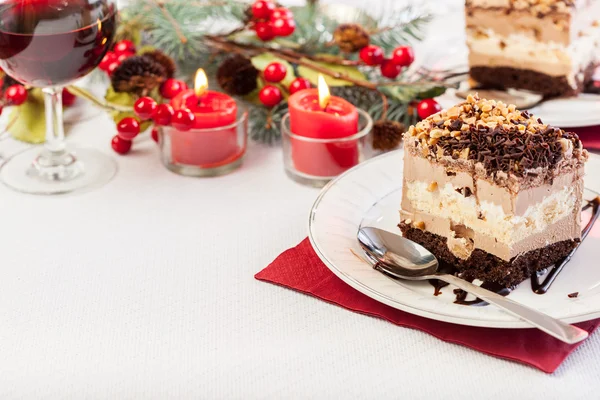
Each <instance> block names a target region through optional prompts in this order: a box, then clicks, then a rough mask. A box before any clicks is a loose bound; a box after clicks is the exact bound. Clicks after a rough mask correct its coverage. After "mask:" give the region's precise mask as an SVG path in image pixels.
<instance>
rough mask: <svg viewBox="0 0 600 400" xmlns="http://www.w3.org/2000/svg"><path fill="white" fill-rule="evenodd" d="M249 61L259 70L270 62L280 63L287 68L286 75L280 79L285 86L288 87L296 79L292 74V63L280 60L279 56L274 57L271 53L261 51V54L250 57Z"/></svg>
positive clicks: (263, 68)
mask: <svg viewBox="0 0 600 400" xmlns="http://www.w3.org/2000/svg"><path fill="white" fill-rule="evenodd" d="M250 61H252V65H254V68H256V69H257V70H259V71H264V70H265V68H267V65H269V64H271V63H272V62H278V63H280V64H283V65H284V66H285V68H286V69H287V75H286V76H285V78H284V79H283V80H282V81H281V84H282V85H284V86H285V87H289V86H290V84H291V83H292V81H293V80H294V79H296V75H295V74H294V67H293V66H292V64H290V63H289V62H287V61H285V60H282V59H281V58H277V57H275V56H274V55H273V54H271V53H263V54H261V55H258V56H255V57H252V58H251V59H250Z"/></svg>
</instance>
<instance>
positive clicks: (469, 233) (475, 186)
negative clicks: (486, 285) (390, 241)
mask: <svg viewBox="0 0 600 400" xmlns="http://www.w3.org/2000/svg"><path fill="white" fill-rule="evenodd" d="M404 160H405V161H404V184H403V196H402V199H403V200H402V210H401V220H411V221H421V222H422V223H423V225H424V226H423V228H424V229H426V230H427V231H429V232H431V233H434V234H436V235H439V236H442V237H444V238H446V239H448V241H447V244H448V248H449V249H450V251H451V252H452V253H453V254H454V255H455V256H456V257H458V258H461V259H466V258H468V257H469V256H470V254H471V252H472V251H473V250H474V249H481V250H483V251H486V252H487V253H490V254H493V255H495V256H497V257H499V258H500V259H503V260H506V261H509V260H511V259H512V258H514V257H516V256H518V255H519V254H523V253H526V252H528V251H531V250H534V249H537V248H540V247H544V246H547V245H550V244H552V243H556V242H560V241H563V240H570V239H578V238H579V237H580V232H581V225H580V224H581V222H580V220H581V218H580V209H581V200H580V199H581V196H582V191H583V180H582V176H583V169H580V170H576V171H573V172H570V173H566V174H563V175H561V176H559V177H557V178H556V179H554V181H553V182H552V184H542V185H540V186H537V187H531V188H528V189H525V190H521V191H519V192H518V193H514V192H511V191H510V190H509V189H508V188H506V187H499V186H497V185H495V184H494V183H490V182H489V181H487V180H485V179H478V178H474V177H473V175H471V174H469V173H467V172H461V171H456V172H452V173H451V174H450V175H448V168H447V167H443V166H441V165H439V164H436V163H432V162H431V161H429V160H427V159H425V158H422V157H419V156H414V155H412V154H411V153H410V152H407V153H406V154H405V158H404Z"/></svg>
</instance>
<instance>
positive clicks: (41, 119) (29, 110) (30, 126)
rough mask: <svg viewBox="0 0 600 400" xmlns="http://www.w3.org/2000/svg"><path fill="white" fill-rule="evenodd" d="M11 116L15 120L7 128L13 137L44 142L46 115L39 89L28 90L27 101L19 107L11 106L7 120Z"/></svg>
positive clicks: (29, 141) (30, 141) (10, 119)
mask: <svg viewBox="0 0 600 400" xmlns="http://www.w3.org/2000/svg"><path fill="white" fill-rule="evenodd" d="M13 118H16V120H15V122H14V123H13V124H12V126H11V127H10V128H9V130H8V131H9V132H10V134H11V135H12V137H13V138H15V139H17V140H21V141H23V142H27V143H44V141H45V140H46V117H45V113H44V96H43V94H42V91H41V89H33V90H30V91H29V93H28V96H27V101H26V102H25V103H23V104H21V105H20V106H19V107H13V110H12V112H11V114H10V116H9V121H12V119H13Z"/></svg>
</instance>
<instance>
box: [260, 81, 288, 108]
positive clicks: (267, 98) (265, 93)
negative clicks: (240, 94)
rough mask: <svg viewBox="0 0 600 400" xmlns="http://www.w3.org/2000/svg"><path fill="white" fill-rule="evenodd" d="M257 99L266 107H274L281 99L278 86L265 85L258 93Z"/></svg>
mask: <svg viewBox="0 0 600 400" xmlns="http://www.w3.org/2000/svg"><path fill="white" fill-rule="evenodd" d="M258 99H259V100H260V102H261V103H263V104H264V105H265V106H267V107H275V106H276V105H277V104H279V102H280V101H281V100H282V99H283V96H282V95H281V90H279V88H277V87H275V86H271V85H267V86H265V87H264V88H262V89H261V90H260V92H259V93H258Z"/></svg>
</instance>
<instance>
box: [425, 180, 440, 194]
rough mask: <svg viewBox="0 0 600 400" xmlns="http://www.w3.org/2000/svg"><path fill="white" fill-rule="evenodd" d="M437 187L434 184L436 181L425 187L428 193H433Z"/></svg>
mask: <svg viewBox="0 0 600 400" xmlns="http://www.w3.org/2000/svg"><path fill="white" fill-rule="evenodd" d="M437 187H438V184H437V182H436V181H433V182H431V183H430V184H429V186H428V187H427V190H428V191H429V192H434V191H435V190H436V189H437Z"/></svg>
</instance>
